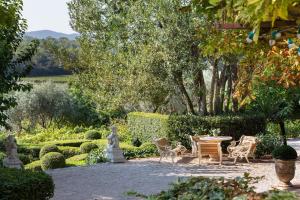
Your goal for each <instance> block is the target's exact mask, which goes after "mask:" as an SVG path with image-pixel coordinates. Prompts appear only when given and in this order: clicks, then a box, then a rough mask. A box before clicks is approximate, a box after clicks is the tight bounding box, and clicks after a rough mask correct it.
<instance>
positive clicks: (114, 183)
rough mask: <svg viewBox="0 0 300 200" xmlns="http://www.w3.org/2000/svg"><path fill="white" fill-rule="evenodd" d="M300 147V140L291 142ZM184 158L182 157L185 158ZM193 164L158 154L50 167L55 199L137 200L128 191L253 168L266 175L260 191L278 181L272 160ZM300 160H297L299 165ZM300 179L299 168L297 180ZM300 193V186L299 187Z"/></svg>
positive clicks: (145, 190) (144, 190)
mask: <svg viewBox="0 0 300 200" xmlns="http://www.w3.org/2000/svg"><path fill="white" fill-rule="evenodd" d="M289 144H290V145H292V146H294V147H295V148H297V150H298V152H299V151H300V140H293V141H291V142H289ZM181 161H182V160H181ZM184 161H185V162H186V161H191V162H189V164H183V163H181V162H180V161H179V162H178V163H177V164H175V165H172V164H171V163H170V161H169V160H164V161H163V162H162V163H158V159H157V158H150V159H141V160H132V161H129V162H127V163H123V164H111V163H104V164H98V165H94V166H88V167H70V168H64V169H56V170H51V171H48V173H49V174H50V175H51V176H52V177H53V179H54V183H55V195H54V198H53V199H54V200H112V199H113V200H135V199H138V198H135V197H129V196H127V195H126V193H127V192H128V191H136V192H139V193H142V194H153V193H158V192H160V191H161V190H166V189H168V187H169V184H170V183H171V182H174V181H176V180H177V179H178V178H179V177H180V178H186V177H190V176H209V177H212V176H216V177H219V176H223V177H226V178H232V177H236V176H241V175H243V173H245V172H249V173H250V174H251V175H252V176H265V178H264V179H263V180H262V181H260V182H259V183H258V184H256V185H255V186H256V187H257V191H259V192H261V191H266V190H269V189H271V187H272V185H276V184H277V183H278V181H277V178H276V174H275V169H274V164H273V162H272V160H265V161H263V160H261V161H256V162H255V163H250V164H248V163H238V164H236V165H233V164H232V162H231V161H225V162H224V164H223V165H222V166H219V165H217V164H207V163H204V164H202V165H201V166H198V165H197V164H195V163H196V162H197V160H186V159H185V160H184ZM299 168H300V161H298V162H297V169H299ZM297 181H300V173H297V172H296V177H295V179H294V182H293V183H296V182H297ZM296 192H297V193H299V194H300V190H296Z"/></svg>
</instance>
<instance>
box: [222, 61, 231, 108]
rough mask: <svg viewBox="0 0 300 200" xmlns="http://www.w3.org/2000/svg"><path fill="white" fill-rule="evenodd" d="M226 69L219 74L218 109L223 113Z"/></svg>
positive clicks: (226, 67)
mask: <svg viewBox="0 0 300 200" xmlns="http://www.w3.org/2000/svg"><path fill="white" fill-rule="evenodd" d="M228 68H229V66H225V68H224V69H223V70H222V72H221V78H220V81H221V102H220V109H221V111H222V112H223V111H224V110H223V108H224V107H225V106H224V101H225V88H226V82H227V80H228Z"/></svg>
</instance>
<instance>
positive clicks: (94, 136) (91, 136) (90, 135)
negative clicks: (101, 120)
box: [85, 130, 101, 140]
mask: <svg viewBox="0 0 300 200" xmlns="http://www.w3.org/2000/svg"><path fill="white" fill-rule="evenodd" d="M85 139H86V140H98V139H101V133H99V132H98V131H96V130H89V131H87V132H86V133H85Z"/></svg>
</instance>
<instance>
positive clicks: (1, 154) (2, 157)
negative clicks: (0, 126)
mask: <svg viewBox="0 0 300 200" xmlns="http://www.w3.org/2000/svg"><path fill="white" fill-rule="evenodd" d="M5 157H6V154H5V153H3V152H0V168H1V167H3V159H4V158H5Z"/></svg>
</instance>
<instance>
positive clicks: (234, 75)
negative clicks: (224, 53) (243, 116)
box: [231, 64, 239, 112]
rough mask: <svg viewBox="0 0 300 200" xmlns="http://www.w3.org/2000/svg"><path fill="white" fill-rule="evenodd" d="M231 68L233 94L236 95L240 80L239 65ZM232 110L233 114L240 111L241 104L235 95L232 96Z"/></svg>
mask: <svg viewBox="0 0 300 200" xmlns="http://www.w3.org/2000/svg"><path fill="white" fill-rule="evenodd" d="M231 67H232V68H231V69H232V82H233V93H234V91H235V89H236V86H237V80H238V76H237V64H233V65H232V66H231ZM232 109H233V112H238V110H239V102H238V100H237V98H235V97H234V96H233V95H232Z"/></svg>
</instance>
